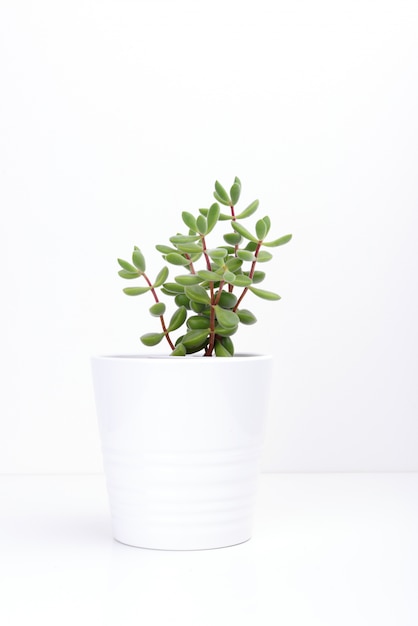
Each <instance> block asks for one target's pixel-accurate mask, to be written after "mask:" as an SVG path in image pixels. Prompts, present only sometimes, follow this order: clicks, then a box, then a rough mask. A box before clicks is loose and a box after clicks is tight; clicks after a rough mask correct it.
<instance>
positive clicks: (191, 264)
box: [184, 254, 196, 274]
mask: <svg viewBox="0 0 418 626" xmlns="http://www.w3.org/2000/svg"><path fill="white" fill-rule="evenodd" d="M184 256H185V257H186V259H187V260H188V261H190V263H189V269H190V273H191V274H196V272H195V269H194V266H193V263H192V260H191V256H190V254H185V255H184Z"/></svg>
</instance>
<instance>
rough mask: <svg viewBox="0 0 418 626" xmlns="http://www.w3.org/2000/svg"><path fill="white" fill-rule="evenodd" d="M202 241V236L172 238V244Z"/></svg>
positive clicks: (177, 236) (175, 236)
mask: <svg viewBox="0 0 418 626" xmlns="http://www.w3.org/2000/svg"><path fill="white" fill-rule="evenodd" d="M199 239H200V235H173V236H172V237H170V241H171V243H174V244H177V243H189V242H191V241H198V240H199Z"/></svg>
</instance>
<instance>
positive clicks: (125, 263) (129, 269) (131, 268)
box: [118, 259, 139, 276]
mask: <svg viewBox="0 0 418 626" xmlns="http://www.w3.org/2000/svg"><path fill="white" fill-rule="evenodd" d="M118 263H119V265H120V266H121V267H122V268H123V269H124V270H125V271H127V272H132V273H135V274H136V275H137V276H139V272H138V270H137V268H136V267H134V266H133V265H131V264H130V263H128V261H124V260H123V259H118Z"/></svg>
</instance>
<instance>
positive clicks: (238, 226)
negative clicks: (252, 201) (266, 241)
mask: <svg viewBox="0 0 418 626" xmlns="http://www.w3.org/2000/svg"><path fill="white" fill-rule="evenodd" d="M231 226H232V228H233V229H234V230H235V231H236V232H237V233H239V234H240V235H242V236H243V237H244V238H245V239H249V240H250V241H253V242H254V243H258V239H256V237H254V235H252V234H251V233H250V232H249V231H248V230H247V229H246V228H244V226H242V225H241V224H240V223H239V222H231Z"/></svg>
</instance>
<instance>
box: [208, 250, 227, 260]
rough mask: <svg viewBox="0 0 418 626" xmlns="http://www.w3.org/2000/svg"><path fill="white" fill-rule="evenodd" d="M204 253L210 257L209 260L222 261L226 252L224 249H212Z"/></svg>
mask: <svg viewBox="0 0 418 626" xmlns="http://www.w3.org/2000/svg"><path fill="white" fill-rule="evenodd" d="M206 253H207V254H208V255H209V256H210V258H211V259H224V258H225V257H226V256H227V254H228V251H227V250H225V248H212V249H211V250H206Z"/></svg>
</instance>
